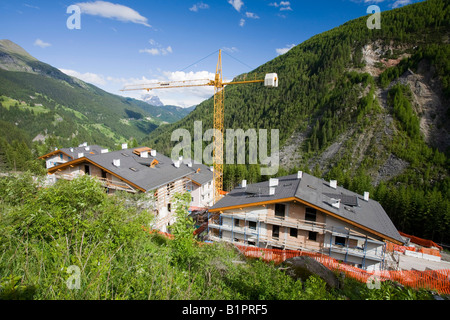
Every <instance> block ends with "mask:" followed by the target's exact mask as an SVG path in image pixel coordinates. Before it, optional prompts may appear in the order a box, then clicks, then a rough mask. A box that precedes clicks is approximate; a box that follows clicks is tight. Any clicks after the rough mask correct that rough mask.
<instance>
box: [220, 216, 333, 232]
mask: <svg viewBox="0 0 450 320" xmlns="http://www.w3.org/2000/svg"><path fill="white" fill-rule="evenodd" d="M221 216H222V217H225V218H233V219H240V220H247V221H254V222H263V223H265V224H272V225H277V226H280V227H289V228H295V229H301V230H307V231H314V232H318V233H325V231H326V225H325V223H322V222H316V221H308V220H302V219H293V218H287V217H284V218H281V217H270V216H267V214H254V213H252V212H245V213H241V212H237V213H223V214H221Z"/></svg>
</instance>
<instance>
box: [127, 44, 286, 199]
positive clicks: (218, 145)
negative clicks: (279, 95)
mask: <svg viewBox="0 0 450 320" xmlns="http://www.w3.org/2000/svg"><path fill="white" fill-rule="evenodd" d="M258 82H264V85H265V86H266V87H278V75H277V74H276V73H267V74H266V75H265V78H264V79H258V78H257V77H255V78H254V79H252V80H242V81H233V82H224V81H223V75H222V50H219V58H218V61H217V66H216V73H215V77H214V80H209V79H201V80H183V81H165V82H155V83H149V84H138V85H128V86H125V87H124V88H123V89H122V90H120V91H132V90H147V91H150V90H154V89H168V88H185V87H199V86H213V87H214V129H216V130H217V131H216V132H218V133H219V134H218V135H217V136H215V138H214V145H213V166H214V172H213V173H214V175H213V176H214V203H216V202H217V201H218V200H219V199H220V198H221V196H222V195H221V192H220V191H222V190H223V134H224V128H223V121H224V101H225V97H224V87H225V86H227V85H232V84H233V85H234V84H244V83H258Z"/></svg>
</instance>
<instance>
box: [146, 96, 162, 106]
mask: <svg viewBox="0 0 450 320" xmlns="http://www.w3.org/2000/svg"><path fill="white" fill-rule="evenodd" d="M142 100H143V101H145V102H147V103H148V104H150V105H152V106H157V107H162V106H164V104H163V103H162V102H161V100H159V97H158V96H154V95H151V94H144V95H143V96H142Z"/></svg>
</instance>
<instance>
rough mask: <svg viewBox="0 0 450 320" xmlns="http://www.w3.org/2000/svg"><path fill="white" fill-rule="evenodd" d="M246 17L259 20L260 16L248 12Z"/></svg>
mask: <svg viewBox="0 0 450 320" xmlns="http://www.w3.org/2000/svg"><path fill="white" fill-rule="evenodd" d="M245 16H246V17H247V18H250V19H259V16H258V15H257V14H255V13H253V12H246V13H245Z"/></svg>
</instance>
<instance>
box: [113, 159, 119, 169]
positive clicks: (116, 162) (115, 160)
mask: <svg viewBox="0 0 450 320" xmlns="http://www.w3.org/2000/svg"><path fill="white" fill-rule="evenodd" d="M113 165H114V166H116V167H120V159H114V160H113Z"/></svg>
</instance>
